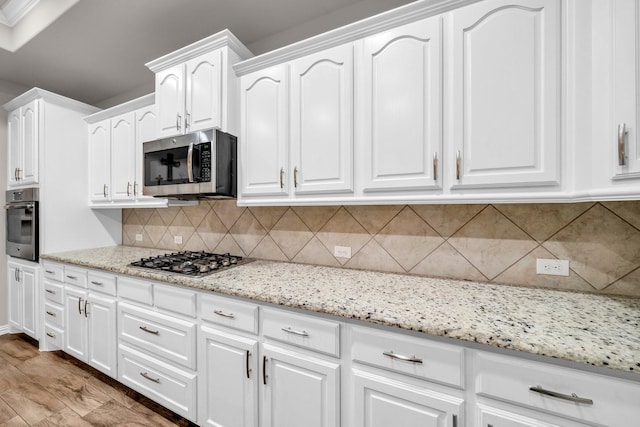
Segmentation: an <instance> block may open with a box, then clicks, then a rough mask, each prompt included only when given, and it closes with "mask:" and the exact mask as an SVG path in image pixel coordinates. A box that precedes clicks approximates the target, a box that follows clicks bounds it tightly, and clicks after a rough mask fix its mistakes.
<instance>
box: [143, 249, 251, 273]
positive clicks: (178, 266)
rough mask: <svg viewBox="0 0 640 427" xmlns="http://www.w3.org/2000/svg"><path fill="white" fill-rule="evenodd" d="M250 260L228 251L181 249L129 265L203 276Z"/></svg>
mask: <svg viewBox="0 0 640 427" xmlns="http://www.w3.org/2000/svg"><path fill="white" fill-rule="evenodd" d="M251 261H252V260H251V259H248V258H243V257H241V256H238V255H231V254H229V253H226V254H215V253H210V252H205V251H181V252H172V253H166V254H164V255H158V256H154V257H149V258H141V259H140V260H139V261H134V262H132V263H131V264H130V265H131V266H134V267H142V268H148V269H153V270H162V271H165V272H169V273H178V274H184V275H189V276H205V275H207V274H211V273H215V272H218V271H221V270H225V269H228V268H231V267H235V266H237V265H241V264H246V263H248V262H251Z"/></svg>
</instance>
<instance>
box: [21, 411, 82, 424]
mask: <svg viewBox="0 0 640 427" xmlns="http://www.w3.org/2000/svg"><path fill="white" fill-rule="evenodd" d="M90 426H91V423H89V422H88V421H85V420H83V419H82V417H81V416H80V415H78V414H77V413H75V412H74V411H73V410H72V409H71V408H63V409H61V410H60V411H58V412H56V413H55V414H53V415H51V416H50V417H47V418H45V419H44V420H42V421H40V422H39V423H36V424H34V425H33V427H90Z"/></svg>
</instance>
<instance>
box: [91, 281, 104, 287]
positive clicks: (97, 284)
mask: <svg viewBox="0 0 640 427" xmlns="http://www.w3.org/2000/svg"><path fill="white" fill-rule="evenodd" d="M91 284H92V285H96V286H104V283H102V282H96V281H95V280H92V281H91Z"/></svg>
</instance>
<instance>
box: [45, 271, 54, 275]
mask: <svg viewBox="0 0 640 427" xmlns="http://www.w3.org/2000/svg"><path fill="white" fill-rule="evenodd" d="M44 272H45V273H47V274H55V271H51V270H45V271H44Z"/></svg>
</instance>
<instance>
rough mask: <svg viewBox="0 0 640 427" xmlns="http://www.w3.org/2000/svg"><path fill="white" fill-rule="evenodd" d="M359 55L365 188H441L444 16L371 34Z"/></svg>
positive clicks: (362, 170) (359, 101)
mask: <svg viewBox="0 0 640 427" xmlns="http://www.w3.org/2000/svg"><path fill="white" fill-rule="evenodd" d="M361 57H362V66H361V68H360V71H359V73H360V74H359V78H358V80H357V81H358V84H359V88H360V91H359V93H360V97H359V99H357V100H356V103H357V105H356V109H357V110H360V111H362V117H363V119H362V127H361V132H360V133H359V134H360V137H359V141H360V143H359V147H361V152H362V157H361V158H360V159H359V160H361V163H360V165H361V166H360V168H359V169H360V170H361V176H362V182H363V190H364V191H365V193H367V192H369V193H374V192H376V191H385V190H434V189H440V188H441V182H442V177H441V175H442V174H441V173H440V167H441V157H442V71H441V70H442V19H441V18H440V17H435V18H430V19H426V20H421V21H418V22H414V23H411V24H408V25H403V26H401V27H398V28H394V29H392V30H389V31H386V32H383V33H380V34H376V35H374V36H371V37H367V38H366V39H364V40H363V42H362V56H361ZM372 195H375V193H374V194H372Z"/></svg>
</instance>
